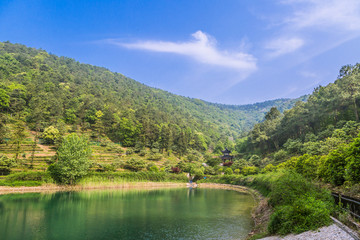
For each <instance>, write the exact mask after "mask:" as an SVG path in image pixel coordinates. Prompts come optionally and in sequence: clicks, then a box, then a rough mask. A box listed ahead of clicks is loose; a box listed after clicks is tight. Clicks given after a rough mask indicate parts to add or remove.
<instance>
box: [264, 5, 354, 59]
mask: <svg viewBox="0 0 360 240" xmlns="http://www.w3.org/2000/svg"><path fill="white" fill-rule="evenodd" d="M279 3H280V4H282V5H286V6H289V7H290V8H291V10H290V12H289V13H288V14H287V15H286V16H283V18H282V19H281V20H280V21H279V22H278V24H276V25H275V26H277V27H278V26H280V29H278V32H277V33H276V34H277V35H278V36H280V37H278V38H275V39H271V40H269V41H267V42H266V43H265V45H264V48H265V49H266V50H267V51H269V50H270V53H269V54H268V55H267V56H268V57H270V58H276V57H279V56H283V55H285V54H288V53H292V52H295V51H297V50H299V49H305V50H306V48H305V47H309V46H310V47H311V48H312V49H313V50H311V51H310V55H309V56H314V55H315V56H316V55H318V54H321V53H323V52H324V51H328V50H331V49H332V48H334V47H337V46H339V45H341V44H343V43H344V42H346V41H349V40H351V39H354V38H356V37H358V36H359V35H360V1H359V0H341V1H339V0H279ZM315 38H317V39H321V40H320V41H319V40H314V39H315ZM328 39H331V41H328ZM308 45H309V46H308ZM306 59H308V58H306Z"/></svg>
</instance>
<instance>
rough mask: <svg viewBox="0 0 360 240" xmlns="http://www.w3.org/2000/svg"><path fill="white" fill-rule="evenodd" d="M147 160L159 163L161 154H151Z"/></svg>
mask: <svg viewBox="0 0 360 240" xmlns="http://www.w3.org/2000/svg"><path fill="white" fill-rule="evenodd" d="M147 159H148V160H153V161H160V160H161V159H162V154H161V153H152V154H150V155H149V156H148V158H147Z"/></svg>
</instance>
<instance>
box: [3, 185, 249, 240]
mask: <svg viewBox="0 0 360 240" xmlns="http://www.w3.org/2000/svg"><path fill="white" fill-rule="evenodd" d="M253 205H254V201H253V199H252V197H251V196H249V195H247V194H241V193H237V192H234V191H226V190H218V189H162V190H159V189H158V190H140V189H131V190H126V191H124V190H121V191H120V190H102V191H83V192H57V193H52V194H41V193H30V194H11V195H3V196H0V222H1V224H0V236H4V238H1V239H244V238H245V237H246V235H247V233H248V232H249V231H250V229H251V227H252V220H251V217H250V215H251V209H252V207H253Z"/></svg>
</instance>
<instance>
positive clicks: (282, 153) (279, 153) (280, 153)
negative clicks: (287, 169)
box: [274, 149, 288, 161]
mask: <svg viewBox="0 0 360 240" xmlns="http://www.w3.org/2000/svg"><path fill="white" fill-rule="evenodd" d="M287 156H288V153H287V152H286V151H285V150H283V149H281V150H279V151H277V152H276V153H274V160H275V161H282V160H284V159H285V158H286V157H287Z"/></svg>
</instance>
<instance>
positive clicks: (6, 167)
mask: <svg viewBox="0 0 360 240" xmlns="http://www.w3.org/2000/svg"><path fill="white" fill-rule="evenodd" d="M13 166H15V160H14V159H12V158H8V157H7V156H5V155H0V175H8V174H10V172H11V167H13Z"/></svg>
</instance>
